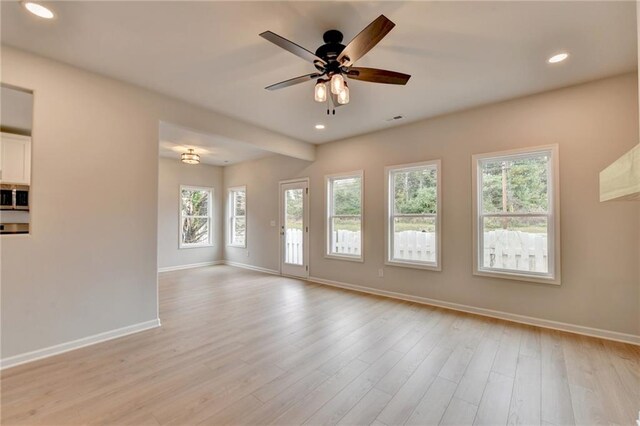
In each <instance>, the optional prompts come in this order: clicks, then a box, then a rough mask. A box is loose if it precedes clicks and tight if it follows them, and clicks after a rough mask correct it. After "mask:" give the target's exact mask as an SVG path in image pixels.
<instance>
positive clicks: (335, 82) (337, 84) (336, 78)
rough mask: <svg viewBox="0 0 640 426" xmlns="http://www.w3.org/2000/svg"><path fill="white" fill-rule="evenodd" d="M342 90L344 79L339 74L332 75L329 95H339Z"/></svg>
mask: <svg viewBox="0 0 640 426" xmlns="http://www.w3.org/2000/svg"><path fill="white" fill-rule="evenodd" d="M343 90H344V77H343V76H342V75H341V74H334V75H333V77H331V93H333V94H334V95H339V94H340V92H342V91H343Z"/></svg>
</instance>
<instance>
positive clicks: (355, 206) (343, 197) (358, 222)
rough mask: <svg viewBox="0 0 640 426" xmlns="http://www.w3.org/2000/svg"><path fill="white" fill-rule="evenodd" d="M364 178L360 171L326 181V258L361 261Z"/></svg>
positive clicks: (327, 178)
mask: <svg viewBox="0 0 640 426" xmlns="http://www.w3.org/2000/svg"><path fill="white" fill-rule="evenodd" d="M362 175H363V174H362V171H358V172H352V173H344V174H339V175H331V176H327V177H326V178H325V180H326V186H327V188H326V190H327V252H326V256H327V257H330V258H339V259H346V260H356V261H362Z"/></svg>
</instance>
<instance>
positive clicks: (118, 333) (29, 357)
mask: <svg viewBox="0 0 640 426" xmlns="http://www.w3.org/2000/svg"><path fill="white" fill-rule="evenodd" d="M160 325H161V324H160V319H159V318H156V319H154V320H151V321H145V322H141V323H138V324H133V325H128V326H126V327H122V328H117V329H115V330H109V331H105V332H103V333H98V334H94V335H92V336H87V337H83V338H81V339H77V340H72V341H70V342H66V343H61V344H59V345H54V346H49V347H47V348H42V349H37V350H35V351H31V352H26V353H23V354H20V355H14V356H11V357H8V358H4V359H2V360H0V369H2V370H4V369H7V368H11V367H16V366H18V365H21V364H26V363H28V362H33V361H37V360H40V359H44V358H48V357H51V356H54V355H59V354H62V353H65V352H69V351H73V350H76V349H80V348H84V347H85V346H91V345H95V344H96V343H102V342H106V341H108V340H113V339H117V338H119V337H124V336H128V335H129V334H134V333H138V332H141V331H145V330H150V329H152V328H156V327H160Z"/></svg>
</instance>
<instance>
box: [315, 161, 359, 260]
mask: <svg viewBox="0 0 640 426" xmlns="http://www.w3.org/2000/svg"><path fill="white" fill-rule="evenodd" d="M349 178H359V179H360V255H359V256H356V255H349V254H341V253H332V252H331V232H332V231H333V220H332V219H333V218H336V217H337V218H341V217H342V218H348V217H357V216H355V215H348V216H342V215H337V216H336V215H332V212H333V182H334V181H336V180H341V179H349ZM324 182H325V191H324V193H325V222H324V223H325V250H324V252H325V253H324V257H325V258H327V259H338V260H347V261H351V262H364V171H363V170H356V171H352V172H346V173H335V174H331V175H326V176H325V177H324Z"/></svg>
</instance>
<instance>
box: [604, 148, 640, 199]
mask: <svg viewBox="0 0 640 426" xmlns="http://www.w3.org/2000/svg"><path fill="white" fill-rule="evenodd" d="M621 200H636V201H640V144H638V145H636V146H635V147H634V148H632V149H631V150H630V151H629V152H627V153H626V154H624V155H623V156H622V157H620V158H618V159H617V160H616V161H614V162H613V163H612V164H611V165H610V166H609V167H607V168H606V169H604V170H603V171H601V172H600V201H621Z"/></svg>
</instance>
